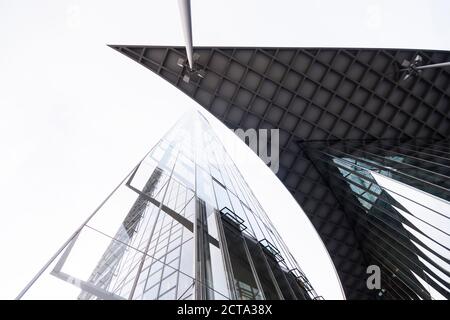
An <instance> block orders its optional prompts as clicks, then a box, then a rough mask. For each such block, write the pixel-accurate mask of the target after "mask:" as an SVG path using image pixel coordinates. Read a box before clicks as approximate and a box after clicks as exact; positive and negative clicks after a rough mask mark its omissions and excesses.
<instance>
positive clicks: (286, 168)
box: [111, 45, 450, 299]
mask: <svg viewBox="0 0 450 320" xmlns="http://www.w3.org/2000/svg"><path fill="white" fill-rule="evenodd" d="M111 47H112V48H114V49H116V50H118V51H119V52H121V53H123V54H124V55H126V56H128V57H130V58H131V59H133V60H135V61H137V62H138V63H140V64H142V65H143V66H145V67H146V68H148V69H150V70H152V71H153V72H155V73H156V74H157V75H159V76H161V77H162V78H164V79H165V80H167V81H169V82H170V83H172V84H173V85H174V86H176V87H177V88H178V89H180V90H182V91H183V92H185V93H186V94H187V95H188V96H190V97H191V98H192V99H194V100H195V101H197V102H198V103H199V104H201V105H202V106H203V107H204V108H205V109H207V110H208V111H210V112H211V113H212V114H213V115H215V116H216V117H217V118H218V119H220V120H221V121H222V122H223V123H225V124H226V125H227V126H228V127H230V128H242V129H244V130H245V129H248V128H256V129H258V128H279V129H280V148H281V150H280V170H279V172H278V174H277V176H278V177H279V179H280V180H281V181H283V183H284V185H285V186H286V188H288V190H289V191H290V192H291V193H292V194H293V196H294V197H295V199H296V200H297V201H298V203H299V204H300V206H301V207H302V208H303V210H304V211H305V212H306V214H307V215H308V216H309V218H310V219H311V221H312V223H313V224H314V226H315V228H316V229H317V231H318V232H319V234H320V236H321V238H322V240H323V241H324V243H325V245H326V247H327V249H328V251H329V253H330V255H331V258H332V260H333V262H334V264H335V266H336V269H337V271H338V274H339V276H340V279H341V282H342V284H343V287H344V290H345V292H346V296H347V298H348V299H367V298H376V297H378V296H379V292H374V291H370V290H368V289H367V287H366V278H367V274H366V267H367V265H368V264H370V262H371V261H373V259H372V256H373V252H372V251H370V250H367V246H366V244H365V241H366V238H367V237H366V235H365V234H363V233H364V232H365V231H364V230H362V229H361V228H358V227H357V225H358V221H357V220H356V218H355V216H354V215H352V214H351V213H349V212H348V208H345V206H344V205H342V203H341V202H340V201H339V197H338V196H337V195H336V194H335V191H334V190H333V189H332V188H330V185H329V183H328V181H327V179H325V178H324V176H323V173H322V172H320V170H319V169H318V168H317V166H316V165H315V163H313V162H312V161H311V158H310V157H309V156H308V154H307V152H304V150H303V147H302V144H304V143H308V142H318V141H319V142H326V143H330V142H335V141H341V140H345V141H365V142H367V141H372V140H380V141H381V140H384V139H394V140H396V141H403V140H408V139H412V138H430V139H434V140H442V139H446V138H448V137H449V135H450V73H449V70H448V69H445V68H437V69H425V70H423V72H421V73H420V75H418V76H413V77H410V78H409V79H408V80H404V79H402V75H401V72H400V70H401V63H402V61H404V60H408V61H412V60H413V59H414V58H415V57H416V56H417V55H420V56H421V58H422V60H423V63H424V64H432V63H441V62H445V61H449V60H450V52H445V51H428V50H392V49H325V48H230V47H226V48H221V47H196V48H194V54H196V56H197V58H198V59H197V60H196V62H195V68H196V69H197V70H200V71H201V73H202V77H190V78H189V77H187V78H186V77H185V75H186V74H185V72H186V70H184V69H185V68H183V67H180V63H179V61H180V59H181V60H183V59H184V61H185V60H186V53H185V49H184V48H182V47H164V46H125V45H112V46H111ZM403 78H404V77H403ZM444 157H446V158H447V159H448V157H449V156H448V153H446V155H444ZM394 240H395V239H394ZM396 298H402V296H401V295H400V296H397V297H396Z"/></svg>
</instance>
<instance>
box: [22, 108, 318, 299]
mask: <svg viewBox="0 0 450 320" xmlns="http://www.w3.org/2000/svg"><path fill="white" fill-rule="evenodd" d="M22 294H24V296H23V297H24V298H27V297H30V298H74V299H177V300H182V299H242V300H262V299H300V300H302V299H317V298H320V297H318V296H317V294H316V293H315V291H314V290H313V288H312V287H311V285H310V283H309V282H308V280H307V278H306V276H305V275H304V274H303V272H302V271H301V269H300V267H299V265H298V263H297V262H296V261H295V259H294V257H293V256H292V254H291V253H290V252H289V250H288V248H287V247H286V245H285V244H284V242H283V241H282V239H281V237H280V235H279V234H278V233H277V231H276V230H275V228H274V226H273V224H272V223H271V221H270V220H269V218H268V216H267V214H266V213H265V211H264V210H263V208H262V207H261V206H260V204H259V202H258V201H257V199H256V198H255V196H254V195H253V193H252V191H251V190H250V189H249V187H248V185H247V184H246V182H245V181H244V179H243V177H242V176H241V174H240V172H239V171H238V169H237V168H236V166H235V164H234V163H233V162H232V160H231V158H230V157H229V155H228V154H227V152H226V150H225V149H224V147H223V146H222V144H221V142H220V141H219V140H218V138H217V136H216V135H215V134H214V132H213V130H212V129H211V127H210V125H209V123H208V121H207V120H206V119H205V118H204V117H203V115H201V114H200V113H198V112H194V113H191V114H187V115H186V116H184V117H183V118H182V119H181V120H179V121H178V122H177V124H176V125H175V126H174V127H173V128H172V129H171V130H170V131H169V132H168V133H167V134H166V135H165V136H164V138H162V139H161V140H160V141H159V143H158V144H157V145H156V146H155V147H154V148H153V149H152V150H151V151H150V152H149V153H148V154H147V155H146V156H145V158H144V159H143V160H142V161H141V162H140V163H139V164H138V165H137V166H136V167H135V168H134V169H133V170H132V172H131V173H130V174H129V175H128V176H127V177H126V179H125V180H124V181H123V182H122V183H121V184H120V185H119V187H118V188H117V189H116V190H115V191H114V192H113V193H112V194H111V195H110V197H108V198H107V199H106V200H105V202H104V203H103V204H102V205H101V206H100V207H99V209H98V210H97V211H96V212H95V213H94V214H93V215H92V216H91V217H90V218H89V219H88V220H87V222H86V223H85V224H84V225H83V226H82V227H81V228H80V229H79V230H77V231H76V232H75V233H74V235H73V237H72V238H71V239H70V240H69V241H68V242H67V244H66V246H64V248H63V250H61V251H60V252H59V254H57V256H56V258H55V259H52V262H51V263H49V264H48V266H46V268H45V271H44V272H43V273H42V274H39V275H38V277H37V278H35V279H33V281H32V283H31V284H30V286H29V287H27V288H26V290H24V292H22Z"/></svg>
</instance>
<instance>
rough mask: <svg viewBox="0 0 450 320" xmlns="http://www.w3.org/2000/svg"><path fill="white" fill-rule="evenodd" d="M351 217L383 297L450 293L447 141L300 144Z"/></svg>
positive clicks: (432, 296)
mask: <svg viewBox="0 0 450 320" xmlns="http://www.w3.org/2000/svg"><path fill="white" fill-rule="evenodd" d="M301 146H302V147H303V150H304V151H305V153H306V154H307V155H308V157H310V159H311V160H312V161H313V163H315V164H316V168H317V169H318V171H319V172H320V173H321V175H322V177H323V178H324V180H325V181H326V182H327V183H328V184H329V186H330V189H331V190H333V192H334V194H335V195H336V197H337V199H338V200H339V203H340V205H341V206H342V207H343V209H344V210H345V211H346V212H347V213H348V215H349V216H350V217H351V219H352V223H353V226H354V229H355V232H356V233H357V235H358V237H359V239H358V240H359V241H360V243H361V247H362V249H363V251H364V253H365V257H366V260H367V261H366V263H367V265H377V266H379V267H380V269H381V288H379V290H377V291H378V297H380V298H387V299H448V298H449V297H450V285H449V282H450V264H449V260H450V161H449V159H448V154H449V152H450V143H449V140H448V139H440V140H427V139H412V140H409V141H398V140H383V141H346V142H335V143H331V142H330V143H302V144H301Z"/></svg>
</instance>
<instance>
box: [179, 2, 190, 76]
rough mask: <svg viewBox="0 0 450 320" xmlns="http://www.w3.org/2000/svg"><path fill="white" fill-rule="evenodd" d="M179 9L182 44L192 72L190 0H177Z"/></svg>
mask: <svg viewBox="0 0 450 320" xmlns="http://www.w3.org/2000/svg"><path fill="white" fill-rule="evenodd" d="M178 6H179V7H180V14H181V24H182V27H183V33H184V42H185V44H186V55H187V58H188V62H189V68H190V69H191V70H192V69H193V67H194V63H193V49H192V21H191V0H178Z"/></svg>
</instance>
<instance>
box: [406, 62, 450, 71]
mask: <svg viewBox="0 0 450 320" xmlns="http://www.w3.org/2000/svg"><path fill="white" fill-rule="evenodd" d="M441 67H442V68H444V67H450V61H449V62H441V63H435V64H428V65H425V66H419V67H415V69H416V70H422V69H433V68H441ZM408 70H409V69H408V68H405V69H401V70H400V71H408Z"/></svg>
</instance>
